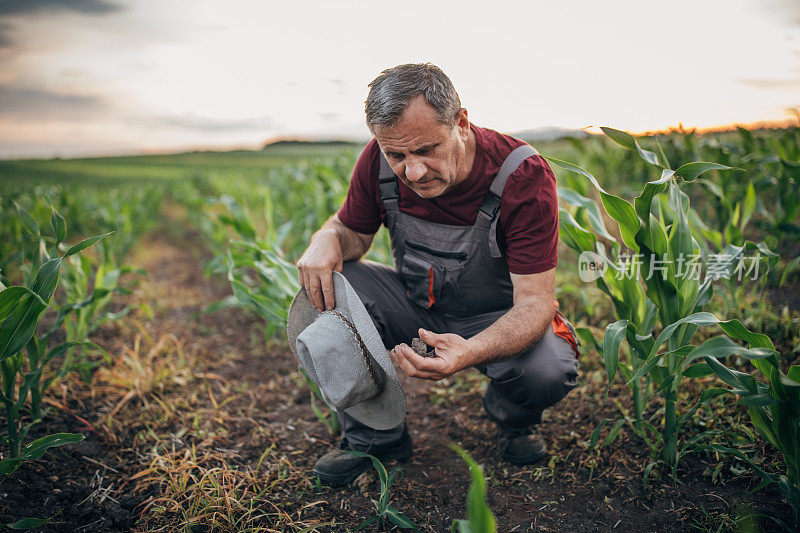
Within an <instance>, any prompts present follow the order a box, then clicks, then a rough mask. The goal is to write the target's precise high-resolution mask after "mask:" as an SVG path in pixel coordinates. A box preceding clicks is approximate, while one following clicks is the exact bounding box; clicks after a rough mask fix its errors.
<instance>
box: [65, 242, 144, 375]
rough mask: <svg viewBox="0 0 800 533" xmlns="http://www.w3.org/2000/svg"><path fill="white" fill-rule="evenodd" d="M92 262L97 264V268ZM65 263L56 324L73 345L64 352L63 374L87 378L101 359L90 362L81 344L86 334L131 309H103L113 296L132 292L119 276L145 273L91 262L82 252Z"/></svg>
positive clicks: (85, 339) (87, 337) (86, 336)
mask: <svg viewBox="0 0 800 533" xmlns="http://www.w3.org/2000/svg"><path fill="white" fill-rule="evenodd" d="M109 260H110V258H109ZM94 263H98V264H97V266H96V267H95V266H93V265H94ZM64 266H65V272H64V274H63V275H62V277H61V287H62V289H63V290H64V299H63V300H64V302H65V303H63V304H62V305H61V306H60V308H59V316H58V318H57V324H61V323H63V325H64V329H65V331H66V334H67V341H68V342H70V343H73V348H71V349H69V350H68V351H67V353H66V355H65V357H64V362H63V365H62V370H63V372H64V373H66V372H70V371H77V372H78V374H79V375H80V377H81V379H84V380H88V379H89V378H90V377H91V371H92V370H93V369H94V368H95V367H97V365H98V364H99V363H100V362H99V361H90V360H89V357H88V355H89V354H88V353H87V351H86V350H83V349H81V344H82V343H85V342H88V340H89V336H90V335H91V334H92V333H93V332H94V331H95V330H97V328H99V327H100V326H101V325H103V324H105V323H107V322H113V321H116V320H119V319H120V318H122V317H123V316H125V315H126V314H127V313H128V311H129V310H130V308H129V307H124V308H123V309H121V310H119V311H117V312H108V311H105V309H106V307H107V306H108V305H109V303H111V299H112V297H113V296H114V295H118V294H130V293H131V291H130V289H128V288H126V287H122V286H120V283H119V279H120V276H121V275H122V274H127V273H132V272H135V273H137V274H146V272H145V271H143V270H141V269H137V268H134V267H129V266H122V267H116V266H115V265H113V264H110V263H109V262H106V261H92V260H91V259H90V258H88V257H86V256H82V255H78V256H72V257H70V258H69V259H67V261H66V262H65V264H64ZM76 356H77V358H78V359H77V360H76Z"/></svg>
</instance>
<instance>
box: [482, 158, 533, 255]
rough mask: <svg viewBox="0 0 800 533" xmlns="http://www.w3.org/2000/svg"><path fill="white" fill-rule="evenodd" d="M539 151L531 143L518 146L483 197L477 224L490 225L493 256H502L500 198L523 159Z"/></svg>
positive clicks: (490, 242) (490, 247) (490, 243)
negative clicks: (509, 178)
mask: <svg viewBox="0 0 800 533" xmlns="http://www.w3.org/2000/svg"><path fill="white" fill-rule="evenodd" d="M538 153H539V152H537V151H536V149H535V148H534V147H533V146H531V145H530V144H523V145H522V146H518V147H517V148H515V149H514V150H512V152H511V153H510V154H508V157H506V160H505V161H503V164H502V165H501V166H500V170H498V171H497V176H495V178H494V181H492V185H491V186H490V187H489V192H487V193H486V196H484V198H483V203H482V204H481V207H480V210H479V211H478V221H477V223H476V224H481V225H488V226H489V251H490V253H491V255H492V257H500V255H501V254H500V247H499V246H498V245H497V220H498V218H500V217H499V216H498V213H499V212H500V198H501V197H502V196H503V189H505V187H506V182H507V181H508V177H509V176H510V175H511V174H513V173H514V171H515V170H517V168H519V166H520V165H521V164H522V162H523V161H525V160H526V159H528V158H529V157H531V156H533V155H537V154H538Z"/></svg>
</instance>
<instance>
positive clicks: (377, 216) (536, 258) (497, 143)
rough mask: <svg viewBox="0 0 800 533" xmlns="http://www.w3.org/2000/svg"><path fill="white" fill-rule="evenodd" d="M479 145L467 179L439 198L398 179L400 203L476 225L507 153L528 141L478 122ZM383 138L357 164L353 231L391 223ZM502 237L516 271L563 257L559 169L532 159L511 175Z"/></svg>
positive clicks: (348, 216)
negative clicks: (382, 173) (385, 199)
mask: <svg viewBox="0 0 800 533" xmlns="http://www.w3.org/2000/svg"><path fill="white" fill-rule="evenodd" d="M472 131H473V132H475V140H476V149H475V159H474V162H473V163H472V170H471V171H470V173H469V176H468V177H467V179H465V180H464V181H463V182H461V183H459V184H458V185H457V186H456V187H454V188H453V189H451V190H450V191H448V192H447V193H445V194H443V195H442V196H438V197H436V198H428V199H426V198H422V197H420V196H419V195H417V193H415V192H414V191H412V190H411V189H409V188H408V187H406V186H405V185H404V184H403V182H402V181H400V180H399V179H398V180H397V182H398V185H399V189H400V200H399V203H398V205H399V208H400V211H402V212H403V213H407V214H409V215H411V216H414V217H417V218H421V219H423V220H429V221H431V222H437V223H440V224H450V225H454V226H471V225H473V224H475V220H476V219H477V217H478V209H479V208H480V206H481V203H482V202H483V197H484V196H485V195H486V193H487V192H488V190H489V187H490V186H491V184H492V180H493V179H494V177H495V175H497V172H498V170H500V165H502V164H503V161H504V160H505V158H506V156H507V155H508V154H510V153H511V151H512V150H514V148H516V147H517V146H520V145H521V144H524V143H523V142H522V141H520V140H519V139H515V138H514V137H510V136H508V135H503V134H500V133H498V132H496V131H494V130H490V129H486V128H479V127H477V126H475V125H472ZM380 154H381V151H380V148H379V147H378V143H377V142H376V141H375V140H374V139H373V140H372V141H370V142H369V144H367V146H366V147H365V148H364V151H363V152H361V155H360V156H359V158H358V161H357V162H356V166H355V168H354V169H353V177H352V179H351V180H350V188H349V189H348V191H347V197H346V198H345V201H344V204H342V207H341V208H340V209H339V213H338V216H339V220H341V221H342V223H343V224H344V225H345V226H347V227H348V228H350V229H351V230H353V231H356V232H358V233H366V234H370V235H371V234H373V233H375V232H376V231H378V229H379V228H380V226H381V224H382V223H384V224H385V223H386V210H385V209H384V207H383V203H382V202H381V194H380V190H379V189H378V172H379V159H378V157H379V155H380ZM497 242H498V244H499V246H500V249H501V250H503V251H504V252H505V254H506V258H507V261H508V269H509V271H510V272H511V273H513V274H535V273H537V272H544V271H546V270H550V269H552V268H555V266H556V263H557V262H558V253H557V249H558V198H557V196H556V179H555V176H554V175H553V171H552V170H551V169H550V166H549V165H548V164H547V162H546V161H545V160H544V159H542V157H540V156H538V155H536V156H533V157H529V158H528V159H526V160H525V161H524V162H523V163H522V164H521V165H520V166H519V168H518V169H517V170H516V171H515V172H514V173H513V174H511V176H509V178H508V181H507V182H506V187H505V189H504V190H503V195H502V198H501V202H500V220H499V221H498V224H497Z"/></svg>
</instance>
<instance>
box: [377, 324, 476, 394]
mask: <svg viewBox="0 0 800 533" xmlns="http://www.w3.org/2000/svg"><path fill="white" fill-rule="evenodd" d="M419 338H420V339H422V340H423V341H424V342H425V344H427V345H428V346H431V347H433V348H434V349H435V350H436V357H422V356H421V355H419V354H418V353H417V352H415V351H414V350H413V349H411V347H410V346H408V345H407V344H405V343H403V344H398V345H397V346H395V347H394V348H392V350H391V351H390V352H389V354H390V355H391V356H392V359H393V360H394V362H395V363H397V366H399V367H400V368H401V369H402V370H403V372H405V373H406V374H408V375H409V376H411V377H413V378H420V379H430V380H433V381H437V380H440V379H444V378H446V377H448V376H451V375H453V374H455V373H456V372H458V371H459V370H461V369H463V368H467V367H468V366H472V364H473V363H472V362H471V360H472V357H473V351H474V348H473V346H472V344H471V343H470V341H468V340H467V339H465V338H464V337H461V336H460V335H456V334H454V333H442V334H438V333H433V332H431V331H428V330H425V329H420V330H419Z"/></svg>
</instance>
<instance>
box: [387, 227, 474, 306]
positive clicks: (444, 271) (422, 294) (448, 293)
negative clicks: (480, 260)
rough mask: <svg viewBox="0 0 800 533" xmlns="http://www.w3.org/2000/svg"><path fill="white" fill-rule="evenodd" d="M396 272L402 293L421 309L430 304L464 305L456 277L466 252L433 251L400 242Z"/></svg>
mask: <svg viewBox="0 0 800 533" xmlns="http://www.w3.org/2000/svg"><path fill="white" fill-rule="evenodd" d="M403 244H404V245H405V251H404V253H403V259H402V265H401V267H400V274H401V275H402V278H403V282H404V283H405V286H406V294H407V295H408V297H409V298H411V300H412V301H413V302H414V303H415V304H417V305H419V306H421V307H424V308H425V309H430V308H431V307H432V306H433V305H434V304H439V305H438V307H442V308H447V309H450V310H455V311H457V310H459V309H462V308H463V307H464V303H463V302H462V301H461V300H462V299H461V292H460V290H459V283H458V278H459V276H460V274H461V272H462V271H463V270H464V265H465V263H466V261H467V257H468V256H467V253H466V252H451V251H443V250H436V249H433V248H431V247H428V246H425V245H423V244H419V243H415V242H413V241H408V240H406V241H404V243H403Z"/></svg>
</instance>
